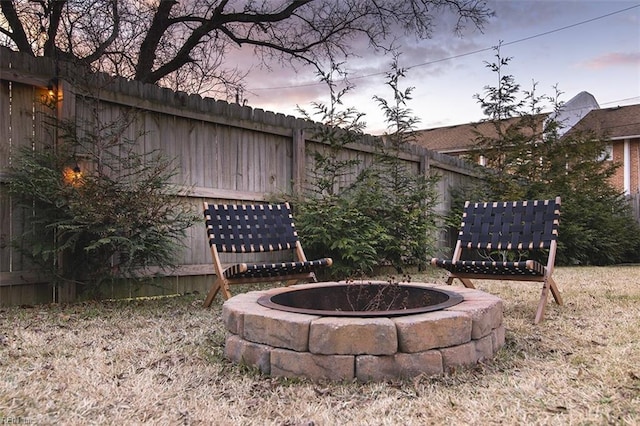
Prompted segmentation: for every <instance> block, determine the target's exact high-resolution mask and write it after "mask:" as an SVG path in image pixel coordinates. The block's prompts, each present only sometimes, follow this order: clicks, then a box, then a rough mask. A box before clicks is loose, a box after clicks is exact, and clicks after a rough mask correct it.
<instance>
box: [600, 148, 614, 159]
mask: <svg viewBox="0 0 640 426" xmlns="http://www.w3.org/2000/svg"><path fill="white" fill-rule="evenodd" d="M611 160H613V145H611V144H606V145H605V146H604V150H603V151H602V152H601V153H600V156H599V157H598V161H611Z"/></svg>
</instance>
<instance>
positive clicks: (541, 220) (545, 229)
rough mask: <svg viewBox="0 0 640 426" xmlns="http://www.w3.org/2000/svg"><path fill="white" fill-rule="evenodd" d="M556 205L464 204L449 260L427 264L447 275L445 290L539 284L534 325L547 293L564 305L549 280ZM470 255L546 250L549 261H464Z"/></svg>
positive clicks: (541, 314)
mask: <svg viewBox="0 0 640 426" xmlns="http://www.w3.org/2000/svg"><path fill="white" fill-rule="evenodd" d="M560 204H561V199H560V197H556V199H555V200H534V201H517V202H500V203H495V202H494V203H470V202H469V201H467V202H466V203H465V207H464V213H463V216H462V223H461V225H460V231H459V233H458V240H457V242H456V247H455V249H454V252H453V257H452V259H451V260H444V259H438V258H433V259H431V263H432V265H434V266H438V267H441V268H445V269H447V270H448V271H449V277H448V278H447V284H452V283H453V280H454V279H456V278H457V279H459V280H460V281H461V282H462V283H463V284H464V286H465V287H469V288H475V286H474V284H473V282H472V279H485V280H505V281H534V282H541V283H543V285H542V293H541V295H540V301H539V303H538V308H537V310H536V316H535V319H534V323H535V324H538V323H539V322H540V321H541V320H542V318H543V317H544V311H545V307H546V304H547V299H548V297H549V296H548V294H549V291H551V294H552V295H553V298H554V299H555V301H556V303H558V305H562V304H563V302H562V297H561V295H560V291H559V290H558V287H557V285H556V282H555V281H554V279H553V278H552V274H553V269H554V264H555V257H556V248H557V242H556V240H557V236H558V227H559V223H560ZM468 250H489V251H491V250H504V251H512V252H522V251H528V252H535V251H540V250H548V255H547V261H546V265H543V264H541V263H539V262H538V261H536V260H531V259H528V260H524V261H522V260H520V261H517V262H498V261H493V260H462V256H463V254H464V253H465V251H468Z"/></svg>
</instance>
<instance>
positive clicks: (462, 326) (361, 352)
mask: <svg viewBox="0 0 640 426" xmlns="http://www.w3.org/2000/svg"><path fill="white" fill-rule="evenodd" d="M350 285H352V284H344V283H315V284H301V285H295V286H291V287H286V288H276V289H269V290H264V291H254V292H249V293H244V294H238V295H236V296H234V297H232V298H231V299H229V300H227V301H226V302H225V303H224V305H223V307H222V318H223V321H224V324H225V327H226V329H227V331H228V335H227V339H226V343H225V355H226V357H227V358H228V359H229V360H231V361H232V362H235V363H238V364H243V365H248V366H253V367H255V368H257V369H259V370H260V371H261V372H262V373H264V374H269V375H272V376H279V377H301V378H308V379H311V380H338V381H341V380H354V379H356V380H358V381H362V382H367V381H383V380H394V379H397V378H404V377H415V376H418V375H427V376H429V375H439V374H445V373H447V372H449V371H451V370H455V369H457V368H460V367H463V366H469V365H475V364H476V363H478V362H480V361H483V360H487V359H490V358H492V357H493V356H494V355H495V353H496V352H497V351H498V350H499V349H500V348H501V347H502V346H503V345H504V335H505V329H504V326H503V325H502V310H503V308H502V300H501V299H500V298H498V297H496V296H493V295H490V294H487V293H484V292H482V291H480V290H476V289H469V288H464V287H456V288H455V291H452V290H450V289H451V287H449V286H446V287H445V288H446V289H445V288H443V287H442V286H441V287H437V286H434V285H428V284H423V283H407V284H403V285H402V287H403V288H400V290H402V291H396V292H395V293H394V296H393V297H391V296H389V297H388V298H387V297H386V296H385V297H383V296H384V293H385V291H386V288H385V289H381V288H380V287H377V286H374V285H371V284H368V285H366V286H363V287H362V288H359V289H358V288H356V289H354V288H351V289H349V288H346V286H350ZM385 285H387V286H388V284H385ZM404 287H407V288H406V289H404ZM389 294H391V293H389ZM327 295H330V296H327ZM365 296H368V298H369V299H371V297H372V296H374V297H379V299H380V303H376V304H374V305H375V309H369V308H371V305H369V304H368V303H364V300H366V299H367V297H365ZM359 298H361V299H362V301H361V302H358V299H359ZM332 299H335V300H333V301H331V300H332ZM344 299H348V300H349V302H347V303H346V304H345V302H344ZM412 299H418V300H421V302H414V301H413V300H412ZM336 300H337V301H338V302H339V303H336ZM410 300H411V301H410ZM329 302H331V303H329ZM390 302H392V303H390ZM426 302H428V303H426ZM360 303H363V304H364V308H365V309H363V305H361V304H360ZM385 304H386V305H385ZM419 304H422V305H424V306H417V305H419ZM381 306H387V307H388V308H389V309H387V310H385V309H380V307H381ZM356 308H357V309H356ZM358 309H360V310H358Z"/></svg>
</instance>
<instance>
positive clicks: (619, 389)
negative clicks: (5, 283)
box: [0, 266, 640, 425]
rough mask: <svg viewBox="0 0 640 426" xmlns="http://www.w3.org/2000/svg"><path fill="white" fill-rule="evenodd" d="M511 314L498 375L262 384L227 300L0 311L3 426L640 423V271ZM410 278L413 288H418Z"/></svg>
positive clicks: (590, 275)
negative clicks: (232, 330) (237, 345)
mask: <svg viewBox="0 0 640 426" xmlns="http://www.w3.org/2000/svg"><path fill="white" fill-rule="evenodd" d="M555 277H556V281H557V282H558V285H559V287H560V290H561V292H562V295H563V297H564V299H565V306H564V307H558V306H557V305H556V304H555V303H554V302H553V301H552V300H550V302H549V304H548V308H547V314H546V318H545V321H543V322H542V323H541V324H539V325H538V326H534V325H533V324H532V320H533V316H534V311H535V307H536V305H537V300H538V295H539V287H538V285H537V284H532V283H503V282H492V281H484V282H480V283H479V284H480V285H479V287H480V288H481V289H482V290H484V291H488V292H490V293H494V294H496V295H498V296H500V297H502V298H503V300H504V302H505V325H506V328H507V334H506V345H505V347H504V348H503V349H502V350H501V351H500V352H499V354H498V356H497V357H496V358H494V359H493V360H492V361H491V362H488V363H485V364H482V365H479V366H477V367H476V368H473V369H471V370H460V371H456V372H454V373H452V374H449V375H446V376H442V377H419V378H416V379H414V380H410V381H398V382H394V383H373V384H364V385H363V384H358V383H313V382H309V381H306V380H284V379H277V378H270V377H265V376H260V375H259V374H257V373H256V371H253V370H251V369H248V368H244V367H241V366H236V365H232V364H230V363H229V362H227V361H226V360H225V359H224V358H223V355H222V354H223V345H224V335H225V333H224V329H223V326H222V324H221V320H220V313H221V301H220V299H219V298H218V299H217V300H216V302H215V306H214V307H213V308H212V309H203V308H201V306H200V304H201V301H202V296H193V295H191V296H181V297H173V298H165V299H156V300H137V301H118V302H104V303H82V304H76V305H68V306H53V305H52V306H37V307H27V308H24V307H23V308H17V307H16V308H3V309H0V424H5V423H19V422H22V423H31V424H64V425H74V424H82V425H84V424H124V425H134V424H144V423H148V424H162V425H174V424H187V425H189V424H202V425H265V424H267V425H428V424H434V425H440V424H447V425H491V424H507V425H511V424H527V425H529V424H544V425H547V424H554V425H555V424H562V425H564V424H570V425H592V424H594V425H600V424H615V425H634V424H640V267H638V266H625V267H607V268H557V269H556V273H555ZM418 280H419V279H418V278H414V281H418Z"/></svg>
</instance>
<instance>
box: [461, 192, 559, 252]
mask: <svg viewBox="0 0 640 426" xmlns="http://www.w3.org/2000/svg"><path fill="white" fill-rule="evenodd" d="M559 224H560V197H556V199H555V200H534V201H513V202H492V203H470V202H468V201H467V203H466V204H465V207H464V213H463V215H462V224H461V226H460V232H459V234H458V241H459V243H460V245H461V247H463V248H467V249H485V250H536V249H549V248H550V247H551V244H552V241H555V240H556V238H557V237H558V226H559Z"/></svg>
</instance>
